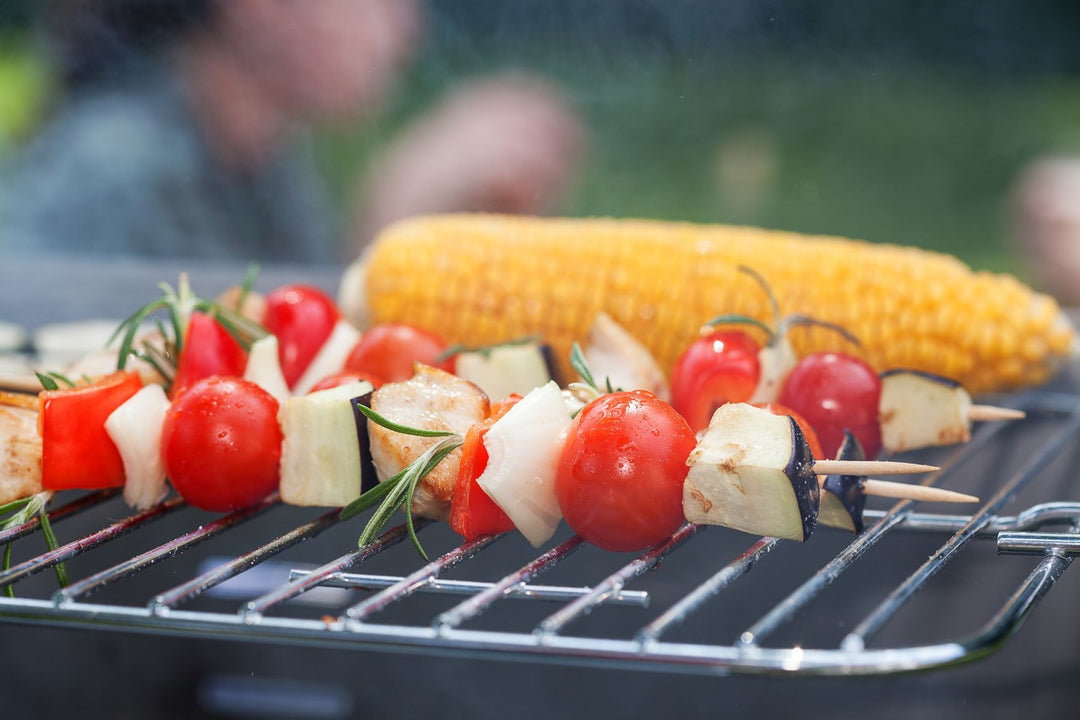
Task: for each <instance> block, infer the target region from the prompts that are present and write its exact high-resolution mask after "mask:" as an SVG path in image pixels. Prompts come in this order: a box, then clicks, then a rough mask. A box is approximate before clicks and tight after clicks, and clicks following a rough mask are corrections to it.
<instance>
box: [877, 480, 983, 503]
mask: <svg viewBox="0 0 1080 720" xmlns="http://www.w3.org/2000/svg"><path fill="white" fill-rule="evenodd" d="M862 485H863V492H865V493H866V494H867V495H877V496H879V497H890V498H901V499H904V500H923V501H926V502H953V503H973V502H979V498H977V497H975V496H974V495H966V494H964V493H959V492H955V491H953V490H945V489H944V488H938V487H927V486H926V485H912V484H909V483H901V482H890V481H888V480H871V479H866V480H863V482H862Z"/></svg>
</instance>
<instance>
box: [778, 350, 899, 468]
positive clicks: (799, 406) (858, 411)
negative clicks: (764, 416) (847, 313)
mask: <svg viewBox="0 0 1080 720" xmlns="http://www.w3.org/2000/svg"><path fill="white" fill-rule="evenodd" d="M778 400H779V402H780V403H781V404H783V405H786V406H788V407H790V408H791V409H792V410H794V411H795V412H797V413H799V414H801V415H802V416H803V417H805V418H806V420H807V421H808V422H809V423H810V425H811V426H813V428H814V430H815V431H816V432H817V434H818V439H820V440H821V447H822V451H823V452H824V453H825V455H824V458H825V459H831V458H835V457H836V452H837V451H838V450H839V449H840V443H842V442H843V441H844V429H845V428H847V429H848V430H850V431H851V432H852V433H853V434H854V435H855V438H856V439H857V440H858V441H859V444H860V445H861V446H862V448H863V451H864V452H865V453H866V457H867V458H870V459H873V458H875V457H877V456H878V454H879V453H880V452H881V425H880V423H879V422H878V406H879V404H880V402H881V380H880V378H878V374H877V373H876V372H874V369H873V368H872V367H870V366H869V365H867V364H866V363H865V362H863V361H862V360H860V359H859V358H856V357H852V356H851V355H845V354H843V353H835V352H825V353H814V354H812V355H807V356H806V357H804V358H803V359H802V360H800V361H799V362H798V363H797V364H796V365H795V367H794V368H793V369H792V371H791V373H790V374H789V375H788V377H787V379H786V380H785V381H784V385H783V387H781V389H780V397H779V398H778Z"/></svg>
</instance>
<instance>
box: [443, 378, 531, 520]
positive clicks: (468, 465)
mask: <svg viewBox="0 0 1080 720" xmlns="http://www.w3.org/2000/svg"><path fill="white" fill-rule="evenodd" d="M520 399H521V396H520V395H511V396H510V397H508V398H507V399H505V400H503V401H501V402H498V403H495V404H494V405H493V406H492V414H491V416H490V417H488V418H487V419H486V420H481V421H480V422H478V423H475V424H474V425H473V426H472V427H470V428H469V431H468V432H467V433H465V442H464V444H462V446H461V462H460V463H459V464H458V476H457V481H456V482H455V483H454V494H453V496H452V498H451V501H450V527H451V528H453V530H454V532H456V533H457V534H459V535H463V536H464V537H466V538H469V539H471V538H475V537H479V536H481V535H496V534H498V533H503V532H509V531H510V530H513V529H514V521H513V520H511V519H510V516H509V515H507V514H506V513H505V512H503V509H502V508H501V507H499V506H498V505H497V504H496V503H495V501H494V500H492V499H491V498H490V497H489V496H488V494H487V493H486V492H484V489H483V488H482V487H480V485H479V484H478V483H477V482H476V479H477V478H478V477H480V476H481V475H482V474H483V473H484V468H486V467H487V462H488V453H487V448H486V447H485V446H484V435H486V434H487V431H488V430H490V429H491V426H492V425H494V424H495V421H496V420H498V419H499V418H501V417H502V416H503V415H505V414H506V412H507V410H509V409H510V408H511V407H513V406H514V404H515V403H516V402H517V401H518V400H520Z"/></svg>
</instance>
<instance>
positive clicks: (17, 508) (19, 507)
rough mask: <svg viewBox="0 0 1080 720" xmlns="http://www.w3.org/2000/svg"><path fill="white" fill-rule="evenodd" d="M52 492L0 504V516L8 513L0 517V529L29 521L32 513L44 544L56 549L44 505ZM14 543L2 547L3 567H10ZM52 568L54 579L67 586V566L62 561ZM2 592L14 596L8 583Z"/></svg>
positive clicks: (54, 537)
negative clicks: (37, 523) (38, 525)
mask: <svg viewBox="0 0 1080 720" xmlns="http://www.w3.org/2000/svg"><path fill="white" fill-rule="evenodd" d="M52 496H53V494H52V492H51V491H49V490H46V491H45V492H40V493H37V494H36V495H31V496H30V497H25V498H21V499H19V500H15V501H13V502H9V503H7V504H6V505H0V518H3V517H4V516H5V515H8V513H10V515H8V517H7V518H5V519H0V530H9V529H11V528H13V527H17V526H19V525H22V524H24V523H26V522H29V520H30V518H32V517H33V516H34V515H37V516H38V522H39V524H40V525H41V533H42V535H43V536H44V537H45V545H46V547H48V549H49V550H50V551H53V550H56V549H57V548H58V547H60V543H59V542H58V541H57V539H56V534H55V533H53V530H52V524H51V523H50V522H49V514H48V513H47V512H46V511H45V507H46V506H47V505H48V504H49V501H50V500H52ZM13 544H14V543H11V542H9V543H8V544H7V546H6V547H5V548H4V559H3V569H4V570H8V569H9V568H10V567H11V546H12V545H13ZM53 570H54V571H55V572H56V580H57V582H59V583H60V587H67V584H68V574H67V567H66V566H65V565H64V563H57V564H56V565H54V566H53ZM4 594H5V595H7V596H8V597H15V592H14V590H12V588H11V586H10V585H6V586H5V587H4Z"/></svg>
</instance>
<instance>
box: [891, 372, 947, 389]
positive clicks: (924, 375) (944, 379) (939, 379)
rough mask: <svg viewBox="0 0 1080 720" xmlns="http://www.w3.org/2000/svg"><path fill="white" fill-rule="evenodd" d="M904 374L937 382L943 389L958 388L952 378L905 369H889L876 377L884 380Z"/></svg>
mask: <svg viewBox="0 0 1080 720" xmlns="http://www.w3.org/2000/svg"><path fill="white" fill-rule="evenodd" d="M905 374H906V375H918V376H919V377H921V378H926V379H927V380H930V381H933V382H937V383H941V384H942V385H944V386H945V387H950V388H958V387H960V383H959V382H957V381H956V380H953V379H952V378H947V377H945V376H944V375H935V374H934V373H928V372H924V371H922V370H908V369H906V368H891V369H889V370H886V371H884V372H882V373H880V374H879V375H878V377H880V378H881V379H882V380H884V379H885V378H887V377H889V376H891V375H905Z"/></svg>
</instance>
